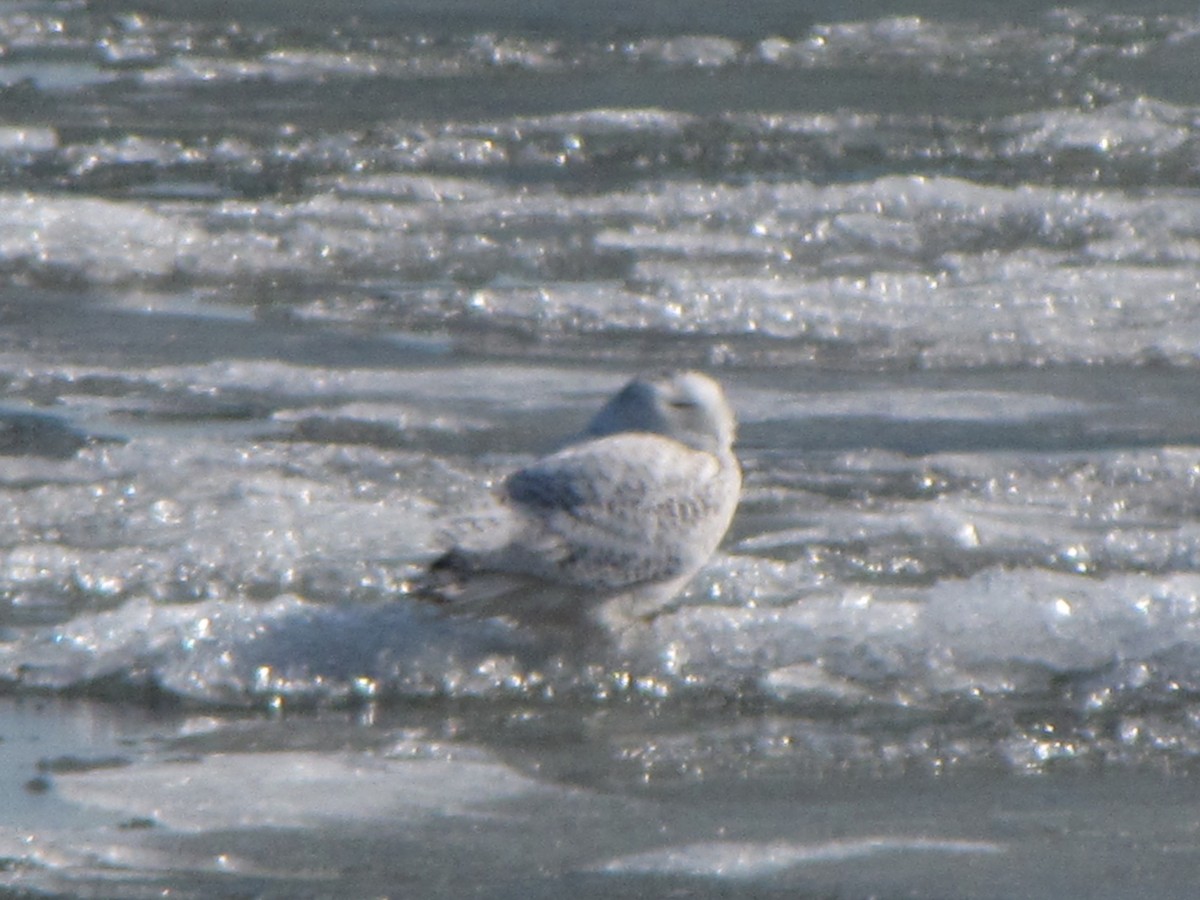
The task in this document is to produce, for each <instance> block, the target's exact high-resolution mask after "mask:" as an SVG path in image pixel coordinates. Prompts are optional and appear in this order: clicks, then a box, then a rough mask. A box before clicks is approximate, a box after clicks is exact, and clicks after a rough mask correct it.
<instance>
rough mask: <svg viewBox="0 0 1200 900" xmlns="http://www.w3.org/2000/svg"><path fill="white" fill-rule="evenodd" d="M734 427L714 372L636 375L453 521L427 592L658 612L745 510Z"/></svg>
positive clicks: (491, 604)
mask: <svg viewBox="0 0 1200 900" xmlns="http://www.w3.org/2000/svg"><path fill="white" fill-rule="evenodd" d="M734 428H735V425H734V418H733V413H732V412H731V411H730V409H729V406H728V404H727V403H726V401H725V398H724V395H723V394H722V392H721V388H720V387H719V386H718V385H717V383H716V382H715V381H713V380H712V379H711V378H708V377H707V376H704V375H701V374H699V373H696V372H679V373H668V374H664V375H660V376H655V377H651V378H638V379H634V380H633V381H631V382H630V383H629V384H627V385H626V386H625V387H624V388H623V389H622V390H621V391H620V392H618V393H617V394H616V395H615V396H614V397H613V398H612V399H611V400H610V401H609V402H608V403H607V404H606V405H605V406H604V407H603V408H602V409H601V410H600V412H599V413H597V415H596V416H595V418H594V419H593V420H592V422H591V423H590V424H589V426H588V428H587V429H586V431H585V432H584V434H583V435H582V436H581V437H580V438H579V439H578V440H576V441H574V442H573V443H571V444H569V445H568V446H567V447H566V448H564V449H563V450H560V451H559V452H557V453H554V454H551V455H550V456H546V457H543V458H542V459H539V460H537V461H536V462H534V463H532V464H531V465H529V466H527V467H525V468H523V469H519V470H517V471H516V472H513V473H512V475H510V476H509V477H508V478H507V479H506V480H505V482H504V484H503V486H502V488H501V489H500V490H499V491H498V492H497V495H496V497H495V504H494V506H493V507H492V508H491V509H489V510H487V511H486V512H483V513H479V514H475V515H471V516H466V517H463V518H461V519H459V520H457V521H455V522H454V523H452V524H451V527H450V534H449V537H450V539H451V543H452V546H451V548H450V549H449V550H448V551H447V552H446V553H445V554H443V555H442V556H441V557H440V558H439V559H438V560H437V561H435V562H434V563H433V565H432V566H431V567H430V571H429V577H428V578H427V579H426V581H425V582H424V584H423V585H422V586H421V589H420V592H421V593H422V594H423V595H424V596H426V597H428V598H430V599H434V600H437V601H439V602H442V603H444V604H446V605H447V606H448V607H449V608H450V609H451V610H452V611H454V612H461V613H467V614H471V615H479V616H503V617H506V618H510V619H513V620H516V621H519V622H521V623H523V624H529V625H535V626H536V625H569V624H573V623H577V622H580V621H581V620H582V619H583V617H585V616H587V617H591V619H592V620H593V621H599V622H602V623H604V624H609V625H612V624H616V623H620V622H628V621H633V620H634V619H636V618H638V617H643V618H644V617H647V616H650V615H653V614H654V613H655V612H657V611H658V610H660V609H661V608H662V606H663V605H665V604H666V603H668V602H669V601H670V600H671V598H672V597H674V596H675V594H677V593H678V592H679V591H680V589H682V587H683V586H684V584H685V583H686V582H687V581H688V580H689V579H690V578H691V577H692V576H693V575H694V574H695V573H696V572H697V571H698V570H699V569H700V567H701V566H703V565H704V563H705V562H706V561H707V560H708V558H709V557H710V556H711V555H712V552H713V551H714V550H715V549H716V547H717V544H718V543H719V542H720V540H721V538H722V537H723V536H724V534H725V531H726V530H727V528H728V527H729V522H730V520H731V519H732V518H733V512H734V509H735V508H736V506H737V501H738V496H739V493H740V490H741V472H740V470H739V468H738V464H737V460H736V459H735V457H734V455H733V450H732V444H733V437H734Z"/></svg>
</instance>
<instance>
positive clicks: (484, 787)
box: [55, 752, 553, 831]
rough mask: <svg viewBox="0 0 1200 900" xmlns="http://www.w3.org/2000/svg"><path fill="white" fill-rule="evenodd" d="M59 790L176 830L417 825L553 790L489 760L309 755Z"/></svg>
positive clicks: (229, 762)
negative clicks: (336, 824)
mask: <svg viewBox="0 0 1200 900" xmlns="http://www.w3.org/2000/svg"><path fill="white" fill-rule="evenodd" d="M55 785H56V790H57V791H58V792H59V793H60V794H61V795H62V796H63V797H64V798H66V799H67V800H70V801H72V802H75V803H79V804H82V805H84V806H90V807H100V808H104V809H108V810H111V811H113V812H114V813H116V814H118V815H120V816H123V817H126V818H140V819H147V820H150V821H152V822H154V823H156V824H159V825H163V826H165V827H168V828H172V829H176V830H178V831H219V830H223V829H240V828H289V829H296V828H315V827H318V826H321V825H323V824H328V823H331V822H358V823H365V822H370V821H388V822H393V821H406V822H408V823H410V824H416V823H417V822H418V821H419V820H420V819H421V818H422V817H430V816H483V815H486V812H487V808H488V806H489V805H490V804H495V803H497V802H499V801H503V800H508V799H511V798H514V797H521V796H528V795H547V794H550V793H553V789H552V788H550V787H547V786H543V785H541V784H539V783H538V782H535V781H533V780H531V779H529V778H526V777H525V776H523V775H520V774H519V773H517V772H516V771H514V770H512V769H511V768H509V767H507V766H505V765H502V764H500V763H498V762H495V761H469V760H462V759H455V760H448V759H435V758H430V759H417V760H405V759H389V758H387V757H385V756H378V755H375V754H365V753H341V754H338V753H315V752H314V753H306V752H292V753H270V752H268V753H225V754H213V755H209V756H206V757H204V758H203V759H200V760H196V761H193V762H185V761H172V762H159V763H154V762H151V763H146V764H142V765H139V766H136V767H134V768H132V769H129V770H124V769H122V770H116V769H110V770H104V771H93V772H85V773H74V774H70V775H64V776H60V777H58V778H56V779H55ZM248 799H249V802H248Z"/></svg>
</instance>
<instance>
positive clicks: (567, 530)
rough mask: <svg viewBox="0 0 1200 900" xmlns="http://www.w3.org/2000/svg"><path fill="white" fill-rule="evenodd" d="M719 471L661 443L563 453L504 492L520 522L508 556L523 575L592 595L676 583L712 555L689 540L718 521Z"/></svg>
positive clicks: (634, 437) (643, 438) (607, 444)
mask: <svg viewBox="0 0 1200 900" xmlns="http://www.w3.org/2000/svg"><path fill="white" fill-rule="evenodd" d="M718 470H719V463H718V461H717V460H716V458H715V457H713V456H712V455H711V454H707V453H702V452H699V451H695V450H691V449H689V448H688V447H685V446H683V445H682V444H680V443H678V442H676V441H673V440H670V439H669V438H664V437H661V436H659V435H652V434H628V433H626V434H618V435H612V436H610V437H605V438H600V439H597V440H594V441H588V442H586V443H584V444H579V445H575V446H573V447H568V448H567V449H565V450H562V451H560V452H558V453H555V454H554V455H552V456H548V457H546V458H544V459H542V460H539V461H538V462H536V463H534V464H532V465H530V466H528V467H527V468H524V469H520V470H518V471H517V472H514V473H513V474H512V475H511V476H510V477H509V478H508V481H507V482H506V483H505V499H506V500H507V502H508V504H509V505H510V506H511V507H512V508H513V509H514V510H515V511H518V512H519V514H520V516H521V518H523V519H524V520H525V522H526V528H525V530H524V532H523V533H520V534H515V535H513V536H512V540H511V543H510V544H509V546H508V552H509V553H510V554H512V556H513V558H514V559H515V560H516V559H520V560H523V561H524V565H525V566H528V567H527V568H524V571H526V572H528V574H531V575H535V576H537V577H539V578H542V579H544V580H547V581H554V582H565V583H570V584H577V585H579V586H581V587H588V588H590V589H595V590H598V591H613V590H620V589H622V588H626V587H630V586H633V585H637V584H642V583H645V582H650V581H659V580H663V579H667V578H673V577H675V576H677V575H679V574H681V573H683V572H685V571H687V570H689V569H690V568H693V567H694V565H695V564H696V563H697V562H698V561H699V559H700V558H703V557H706V556H707V555H708V553H709V552H711V550H712V547H702V548H700V547H696V546H695V541H694V533H695V531H696V529H697V528H703V527H704V526H705V523H706V519H707V518H709V517H711V516H713V515H716V514H717V510H718V507H719V506H720V502H721V498H720V496H719V494H720V491H719V486H718V485H717V483H716V482H717V479H718ZM722 530H723V529H722Z"/></svg>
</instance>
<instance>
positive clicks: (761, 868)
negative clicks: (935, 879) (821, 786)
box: [598, 837, 1005, 880]
mask: <svg viewBox="0 0 1200 900" xmlns="http://www.w3.org/2000/svg"><path fill="white" fill-rule="evenodd" d="M1004 852H1005V847H1004V845H1003V844H996V843H991V842H988V841H966V840H954V839H937V838H918V837H914V838H905V837H862V838H849V839H846V840H840V841H829V842H827V843H823V844H795V843H788V842H784V841H778V842H771V843H738V842H734V841H720V842H711V843H703V844H689V845H687V846H683V847H671V848H668V849H665V850H651V851H648V852H646V853H638V854H633V855H631V856H624V857H620V858H618V859H614V860H612V861H610V862H608V863H605V864H604V865H602V866H599V867H598V871H601V872H605V873H608V874H612V875H620V874H629V873H654V874H659V875H694V876H699V877H706V878H722V879H731V880H737V879H743V878H745V879H756V878H762V877H764V876H768V875H773V874H775V873H778V872H783V871H787V870H789V869H796V868H800V867H804V866H815V865H825V864H830V863H839V862H848V861H853V860H858V859H864V858H869V857H875V856H890V855H902V854H914V853H945V854H952V855H973V854H984V855H995V854H1000V853H1004Z"/></svg>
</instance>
